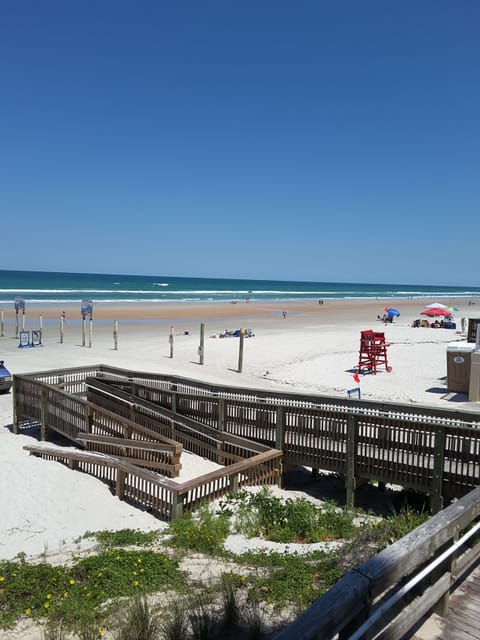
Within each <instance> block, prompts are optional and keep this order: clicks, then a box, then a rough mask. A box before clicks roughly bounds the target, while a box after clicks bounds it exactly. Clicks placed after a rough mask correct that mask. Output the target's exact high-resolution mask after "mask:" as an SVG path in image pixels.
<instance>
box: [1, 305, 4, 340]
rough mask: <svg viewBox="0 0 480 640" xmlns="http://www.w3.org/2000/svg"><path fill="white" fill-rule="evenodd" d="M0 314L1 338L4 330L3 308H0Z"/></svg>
mask: <svg viewBox="0 0 480 640" xmlns="http://www.w3.org/2000/svg"><path fill="white" fill-rule="evenodd" d="M0 316H1V317H0V337H2V338H3V336H4V335H5V332H4V318H3V309H2V311H1V312H0Z"/></svg>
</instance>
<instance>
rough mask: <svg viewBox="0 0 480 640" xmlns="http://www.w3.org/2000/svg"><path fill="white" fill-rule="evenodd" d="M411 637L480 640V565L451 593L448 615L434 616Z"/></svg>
mask: <svg viewBox="0 0 480 640" xmlns="http://www.w3.org/2000/svg"><path fill="white" fill-rule="evenodd" d="M412 640H480V565H477V567H476V568H475V569H474V570H473V571H472V572H471V573H470V575H469V576H468V577H467V578H466V579H465V580H464V581H463V582H462V583H461V584H460V585H459V587H458V588H457V589H456V590H455V591H454V592H453V594H452V595H451V596H450V601H449V605H448V616H447V617H446V618H440V616H437V615H434V616H432V617H431V618H430V619H429V620H428V621H427V622H426V623H425V624H424V625H423V626H422V627H421V628H420V629H419V630H418V631H417V632H416V633H415V635H414V636H412Z"/></svg>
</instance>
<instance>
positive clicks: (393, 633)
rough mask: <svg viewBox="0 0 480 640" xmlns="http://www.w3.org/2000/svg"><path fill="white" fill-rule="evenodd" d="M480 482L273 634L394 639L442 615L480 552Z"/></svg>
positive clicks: (293, 638)
mask: <svg viewBox="0 0 480 640" xmlns="http://www.w3.org/2000/svg"><path fill="white" fill-rule="evenodd" d="M479 516H480V488H477V489H475V490H473V491H471V492H470V493H468V494H467V495H466V496H464V497H463V498H461V499H460V500H458V501H456V502H454V503H452V504H451V505H450V506H448V507H447V508H445V509H444V510H443V511H440V512H439V513H437V514H436V515H435V516H434V517H432V518H431V519H430V520H428V521H427V522H425V523H424V524H423V525H421V526H420V527H418V528H417V529H415V530H414V531H412V532H411V533H409V534H408V535H406V536H405V537H404V538H402V539H401V540H399V541H398V542H396V543H394V544H392V545H390V546H389V547H388V548H387V549H385V550H384V551H382V552H380V553H379V554H378V555H376V556H374V557H373V558H371V559H370V560H367V561H366V562H364V563H363V564H361V565H359V566H357V567H355V568H354V569H352V570H351V571H349V572H348V573H346V574H345V575H344V576H343V577H342V578H341V579H340V580H339V581H338V582H337V583H336V584H335V586H334V587H332V589H330V590H329V591H328V592H327V593H326V594H325V595H324V596H322V597H321V598H319V599H318V600H317V601H316V602H314V604H313V605H312V606H311V607H310V608H309V609H307V611H305V612H304V613H303V614H302V615H301V616H300V617H299V618H297V619H296V620H295V621H294V622H292V623H291V624H290V625H289V626H288V627H286V628H285V629H284V630H283V631H281V632H280V633H279V634H277V636H276V637H275V640H318V639H319V638H321V639H322V640H331V639H333V638H336V637H338V638H339V640H344V639H346V638H349V639H350V640H370V639H371V638H374V637H375V638H385V639H386V638H389V639H391V640H394V639H395V638H397V639H400V638H403V637H410V635H407V634H408V633H409V632H410V631H411V630H412V629H414V628H415V627H417V626H418V624H419V623H420V622H422V620H423V619H424V617H425V616H427V615H428V614H429V613H430V612H432V611H435V612H436V613H439V614H440V615H443V616H445V615H446V613H447V609H448V598H449V595H450V592H451V590H452V589H453V588H454V585H455V583H456V581H457V580H458V579H459V578H460V577H462V576H463V574H465V573H468V571H469V570H470V569H471V568H472V567H473V566H474V565H475V564H476V563H477V562H478V560H479V558H480V536H479V530H480V524H479V522H478V520H479Z"/></svg>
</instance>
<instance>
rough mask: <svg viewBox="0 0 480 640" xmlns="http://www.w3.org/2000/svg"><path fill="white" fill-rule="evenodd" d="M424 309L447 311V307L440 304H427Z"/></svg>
mask: <svg viewBox="0 0 480 640" xmlns="http://www.w3.org/2000/svg"><path fill="white" fill-rule="evenodd" d="M426 309H448V307H447V305H446V304H442V303H441V302H432V304H427V306H426Z"/></svg>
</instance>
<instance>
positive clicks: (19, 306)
mask: <svg viewBox="0 0 480 640" xmlns="http://www.w3.org/2000/svg"><path fill="white" fill-rule="evenodd" d="M19 311H21V312H22V331H25V300H24V299H23V298H22V297H20V296H16V298H15V338H18V312H19Z"/></svg>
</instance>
